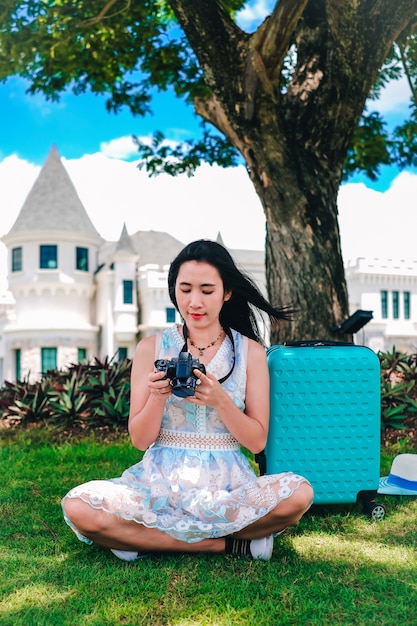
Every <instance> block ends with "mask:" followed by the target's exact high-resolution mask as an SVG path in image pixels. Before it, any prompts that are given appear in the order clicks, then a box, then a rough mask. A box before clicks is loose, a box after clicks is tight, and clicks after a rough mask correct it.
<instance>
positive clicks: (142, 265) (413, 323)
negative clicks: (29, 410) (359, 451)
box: [0, 148, 417, 384]
mask: <svg viewBox="0 0 417 626" xmlns="http://www.w3.org/2000/svg"><path fill="white" fill-rule="evenodd" d="M219 237H220V235H219ZM220 240H221V239H220ZM2 241H3V242H4V244H5V245H6V247H7V251H8V287H9V290H8V291H7V292H6V293H4V294H0V384H2V383H3V381H4V380H16V379H22V378H28V379H30V380H34V379H36V378H38V377H39V376H40V375H41V373H42V372H45V371H46V370H48V369H54V368H56V367H58V368H64V367H65V366H67V365H69V364H70V363H74V362H78V361H80V360H83V359H91V358H93V357H95V356H97V357H99V358H104V357H105V356H109V357H110V358H112V357H116V358H123V357H126V356H127V357H132V356H133V353H134V349H135V346H136V343H137V341H138V338H139V337H140V336H145V335H147V334H150V333H152V332H154V331H155V330H156V329H161V328H164V327H166V326H167V325H170V324H171V323H172V322H174V321H176V320H177V319H178V317H177V313H176V311H175V309H174V307H173V305H172V303H171V301H170V299H169V296H168V291H167V271H168V268H169V264H170V262H171V260H172V259H173V258H174V257H175V256H176V254H177V253H178V252H179V251H180V250H181V248H182V247H183V245H184V244H183V243H182V242H180V241H178V240H177V239H174V238H173V237H171V236H170V235H169V234H167V233H161V232H155V231H148V232H145V231H139V232H137V233H135V234H133V235H131V236H129V235H128V233H127V231H126V228H125V227H123V230H122V232H121V235H120V238H119V240H118V241H117V242H106V241H104V240H103V239H102V237H101V236H100V235H99V233H98V232H97V231H96V229H95V227H94V225H93V224H92V222H91V220H90V219H89V217H88V215H87V212H86V210H85V208H84V207H83V205H82V203H81V201H80V199H79V197H78V195H77V192H76V189H75V188H74V186H73V184H72V182H71V180H70V178H69V176H68V174H67V172H66V170H65V168H64V166H63V165H62V163H61V160H60V157H59V155H58V152H57V150H56V149H55V148H52V150H51V151H50V153H49V155H48V158H47V160H46V162H45V164H44V166H43V168H42V170H41V172H40V174H39V177H38V178H37V180H36V181H35V184H34V185H33V187H32V189H31V191H30V192H29V195H28V197H27V198H26V201H25V203H24V205H23V207H22V209H21V211H20V213H19V215H18V217H17V219H16V221H15V223H14V225H13V226H12V228H11V230H10V231H9V233H7V234H6V235H5V236H3V238H2ZM231 253H232V256H233V257H234V259H235V260H236V262H237V263H238V265H239V266H240V267H242V268H244V269H245V270H246V271H247V272H248V273H249V274H251V275H252V277H253V278H254V279H255V280H256V282H257V283H258V285H259V286H260V288H261V290H262V291H263V293H265V292H266V288H265V271H264V253H263V252H262V251H253V250H232V251H231ZM346 273H347V281H348V289H349V297H350V308H351V312H354V311H355V310H357V309H365V310H372V311H373V315H374V317H373V319H372V321H371V322H369V323H368V324H367V325H366V326H365V327H364V328H363V330H361V331H360V332H359V333H358V335H357V336H356V343H362V344H364V345H369V346H370V347H371V348H373V349H374V350H388V349H391V348H392V346H393V345H395V346H396V347H397V349H399V350H406V351H416V349H417V261H414V262H412V263H405V262H404V261H401V262H399V263H394V262H392V261H390V262H386V263H383V262H381V261H372V262H371V261H369V260H368V261H367V260H365V259H359V260H358V261H357V262H356V263H354V264H350V265H349V266H348V267H347V268H346ZM300 339H302V338H300Z"/></svg>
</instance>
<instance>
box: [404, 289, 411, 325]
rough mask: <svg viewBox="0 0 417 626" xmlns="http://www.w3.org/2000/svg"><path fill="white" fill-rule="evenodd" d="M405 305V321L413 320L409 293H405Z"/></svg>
mask: <svg viewBox="0 0 417 626" xmlns="http://www.w3.org/2000/svg"><path fill="white" fill-rule="evenodd" d="M403 304H404V319H405V320H409V319H410V318H411V295H410V292H409V291H404V293H403Z"/></svg>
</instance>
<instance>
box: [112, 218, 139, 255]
mask: <svg viewBox="0 0 417 626" xmlns="http://www.w3.org/2000/svg"><path fill="white" fill-rule="evenodd" d="M116 252H127V253H128V254H136V252H135V250H134V248H133V244H132V241H131V239H130V237H129V233H128V232H127V228H126V224H123V228H122V232H121V234H120V237H119V241H118V242H117V245H116Z"/></svg>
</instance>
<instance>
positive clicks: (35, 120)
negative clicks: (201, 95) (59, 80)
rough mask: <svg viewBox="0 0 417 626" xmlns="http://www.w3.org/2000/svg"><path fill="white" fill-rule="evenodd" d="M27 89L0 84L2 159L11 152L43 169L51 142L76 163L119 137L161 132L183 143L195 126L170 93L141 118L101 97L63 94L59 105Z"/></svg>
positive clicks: (15, 80)
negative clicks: (110, 109)
mask: <svg viewBox="0 0 417 626" xmlns="http://www.w3.org/2000/svg"><path fill="white" fill-rule="evenodd" d="M27 86H28V83H27V82H26V81H25V80H23V79H21V78H19V77H12V78H11V79H9V80H8V81H7V83H6V84H4V85H0V111H1V112H2V114H1V118H0V159H1V158H4V157H6V156H9V155H10V154H13V153H14V154H17V155H18V156H19V157H21V158H23V159H26V160H28V161H30V162H31V163H34V164H36V165H41V164H42V163H43V161H44V160H45V158H46V155H47V154H48V152H49V149H50V147H51V144H52V143H55V144H56V145H57V146H58V147H59V151H60V153H61V155H62V156H64V157H66V158H68V159H77V158H80V157H82V156H83V155H84V154H93V153H95V152H99V151H100V146H101V144H102V143H103V142H109V141H112V140H113V139H115V138H117V137H123V136H131V135H138V136H142V135H147V134H148V133H149V132H151V131H152V130H162V131H163V132H166V133H168V134H169V135H170V137H171V138H172V139H185V138H187V136H192V134H193V133H194V132H195V131H197V130H198V127H199V121H198V119H197V117H196V116H195V115H194V113H193V110H192V108H191V107H190V106H187V105H186V104H185V103H184V102H183V101H182V100H179V99H178V98H175V97H174V96H173V95H172V94H171V93H156V97H155V98H154V102H153V106H152V108H153V115H151V116H147V117H146V118H140V117H134V116H132V115H131V114H130V112H129V111H127V110H123V111H122V112H121V113H118V114H117V115H115V114H111V113H108V112H107V111H106V108H105V100H106V98H105V97H104V96H96V95H93V94H91V93H86V94H82V95H79V96H75V95H73V94H71V93H69V92H66V93H64V94H63V95H62V96H61V98H60V101H59V102H49V101H47V100H46V98H45V97H44V96H43V95H41V94H36V95H35V96H30V95H27V94H26V88H27ZM12 120H13V123H11V121H12Z"/></svg>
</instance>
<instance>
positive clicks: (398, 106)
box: [367, 76, 411, 115]
mask: <svg viewBox="0 0 417 626" xmlns="http://www.w3.org/2000/svg"><path fill="white" fill-rule="evenodd" d="M410 98H411V93H410V86H409V84H408V81H407V79H406V78H405V76H403V77H402V78H400V79H398V80H392V81H390V82H389V83H388V85H387V86H386V87H385V89H383V90H382V92H381V97H380V98H379V100H369V101H368V103H367V105H368V108H369V110H370V111H379V112H380V113H382V114H385V113H396V114H403V115H406V114H407V113H409V104H410Z"/></svg>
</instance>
